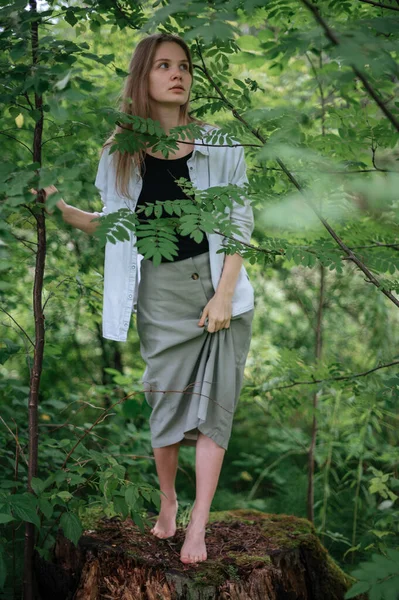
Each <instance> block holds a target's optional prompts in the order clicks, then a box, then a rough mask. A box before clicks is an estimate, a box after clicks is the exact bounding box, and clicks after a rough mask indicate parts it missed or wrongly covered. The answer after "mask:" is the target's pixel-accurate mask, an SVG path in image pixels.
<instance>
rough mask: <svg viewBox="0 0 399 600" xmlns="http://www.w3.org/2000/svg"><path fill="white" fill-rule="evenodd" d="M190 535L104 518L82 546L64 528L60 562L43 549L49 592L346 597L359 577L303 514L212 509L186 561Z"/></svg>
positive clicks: (192, 599) (81, 599)
mask: <svg viewBox="0 0 399 600" xmlns="http://www.w3.org/2000/svg"><path fill="white" fill-rule="evenodd" d="M183 541H184V531H183V530H181V529H178V530H177V532H176V535H175V536H174V537H173V538H169V539H168V540H161V539H158V538H156V537H154V536H153V535H152V534H151V533H150V532H149V531H145V533H141V532H140V530H139V528H138V527H137V526H136V525H135V524H134V522H133V521H132V520H131V519H127V520H126V521H123V522H122V521H120V520H119V519H117V518H114V519H101V520H100V521H99V522H98V524H97V525H96V529H95V530H86V531H85V532H84V534H83V535H82V537H81V538H80V540H79V544H78V546H77V547H75V546H74V545H73V544H72V543H71V542H70V541H69V540H67V539H66V538H65V537H63V535H62V534H61V532H59V533H58V537H57V542H56V545H55V548H54V557H53V559H54V560H53V562H52V563H49V562H46V561H44V560H43V559H41V558H40V557H39V555H36V577H37V582H38V587H39V590H40V594H41V596H40V597H41V600H47V599H49V600H50V599H51V600H64V599H65V600H72V599H73V600H105V599H107V600H213V599H217V600H343V598H344V595H345V591H346V590H347V589H348V588H349V587H350V585H351V584H352V583H353V581H352V580H351V578H350V577H349V576H347V575H346V574H345V573H344V572H343V571H342V570H341V569H340V568H339V567H338V566H337V565H336V563H335V562H334V561H333V559H332V558H331V557H330V556H329V554H328V552H327V550H326V549H325V548H324V547H323V546H322V545H321V543H320V541H319V539H318V538H317V536H316V533H315V530H314V528H313V526H312V524H311V523H310V522H309V521H307V520H306V519H301V518H298V517H293V516H288V515H275V514H266V513H263V512H260V511H257V510H234V511H227V512H217V513H211V516H210V521H209V523H208V526H207V535H206V544H207V551H208V559H207V560H206V561H204V562H201V563H197V564H192V565H185V564H183V563H182V562H181V561H180V549H181V547H182V544H183Z"/></svg>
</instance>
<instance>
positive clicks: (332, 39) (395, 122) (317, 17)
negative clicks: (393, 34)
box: [301, 0, 399, 131]
mask: <svg viewBox="0 0 399 600" xmlns="http://www.w3.org/2000/svg"><path fill="white" fill-rule="evenodd" d="M301 2H302V3H303V4H304V5H305V6H306V8H308V9H309V10H310V12H311V13H313V16H314V18H315V20H316V21H317V22H318V23H319V25H321V27H322V28H323V29H324V33H325V34H326V37H327V38H328V39H329V40H330V42H331V43H332V44H333V45H334V46H339V45H340V43H339V40H338V38H337V36H336V35H335V33H334V32H333V30H332V29H330V27H329V26H328V24H327V23H326V21H325V20H324V19H323V17H322V16H321V14H320V11H319V9H318V8H317V6H316V5H315V4H312V3H311V1H310V0H301ZM351 68H352V71H353V72H354V73H355V75H356V76H357V77H358V78H359V79H360V81H361V82H362V83H363V86H364V88H365V89H366V91H367V93H368V94H369V96H371V98H372V99H373V100H374V102H376V104H378V106H379V107H380V109H381V110H382V112H383V113H384V115H385V116H386V117H387V119H389V120H390V122H391V123H392V125H393V126H394V127H395V129H396V131H399V121H398V120H397V119H396V117H395V116H394V115H393V114H392V113H391V111H390V110H389V109H388V108H387V107H386V101H384V100H382V99H381V98H380V97H379V96H378V95H377V92H376V91H375V90H374V88H373V87H372V85H371V84H370V83H369V81H368V80H367V78H366V76H365V75H363V73H361V72H360V71H359V69H358V68H357V67H355V65H351Z"/></svg>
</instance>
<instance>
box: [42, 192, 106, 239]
mask: <svg viewBox="0 0 399 600" xmlns="http://www.w3.org/2000/svg"><path fill="white" fill-rule="evenodd" d="M31 192H32V193H33V194H37V191H36V190H31ZM44 192H45V200H46V199H47V198H48V197H49V196H51V194H54V193H55V192H58V190H57V188H56V187H55V186H54V185H50V186H49V187H46V188H44ZM56 206H57V208H59V210H60V211H61V212H62V218H63V219H64V221H65V223H68V225H72V227H76V228H77V229H81V230H82V231H84V232H85V233H88V234H92V233H94V231H95V230H96V229H97V226H98V225H99V221H94V222H92V221H93V219H95V218H96V217H99V216H100V213H98V212H92V213H91V212H85V211H84V210H80V209H79V208H76V207H75V206H71V205H70V204H67V203H66V202H65V201H64V200H63V199H61V200H58V202H57V203H56ZM45 210H46V212H47V213H48V214H49V215H52V214H53V211H50V210H47V209H45Z"/></svg>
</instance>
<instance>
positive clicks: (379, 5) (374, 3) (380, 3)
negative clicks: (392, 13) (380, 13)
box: [359, 0, 399, 12]
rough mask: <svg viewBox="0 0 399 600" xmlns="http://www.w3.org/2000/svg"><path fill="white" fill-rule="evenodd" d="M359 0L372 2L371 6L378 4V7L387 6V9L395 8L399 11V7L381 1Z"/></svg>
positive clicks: (367, 2) (366, 2) (360, 0)
mask: <svg viewBox="0 0 399 600" xmlns="http://www.w3.org/2000/svg"><path fill="white" fill-rule="evenodd" d="M359 2H364V3H365V4H372V5H373V6H378V8H387V9H388V10H396V11H397V12H399V7H396V6H391V5H390V4H382V2H374V0H359Z"/></svg>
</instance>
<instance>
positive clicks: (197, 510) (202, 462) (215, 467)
mask: <svg viewBox="0 0 399 600" xmlns="http://www.w3.org/2000/svg"><path fill="white" fill-rule="evenodd" d="M225 452H226V451H225V449H224V448H222V447H221V446H218V444H216V442H214V441H213V440H211V438H209V437H207V436H206V435H204V434H203V433H200V432H199V433H198V440H197V447H196V457H195V468H196V498H195V504H194V508H193V510H192V513H191V519H190V523H189V524H188V527H187V532H186V539H185V541H184V544H183V547H182V549H181V553H180V558H181V561H182V562H184V563H190V562H198V561H202V560H206V558H207V554H206V546H205V527H206V524H207V522H208V518H209V511H210V507H211V503H212V500H213V497H214V495H215V491H216V488H217V484H218V481H219V475H220V471H221V468H222V463H223V458H224V455H225Z"/></svg>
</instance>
